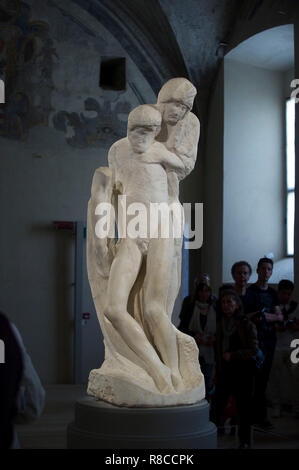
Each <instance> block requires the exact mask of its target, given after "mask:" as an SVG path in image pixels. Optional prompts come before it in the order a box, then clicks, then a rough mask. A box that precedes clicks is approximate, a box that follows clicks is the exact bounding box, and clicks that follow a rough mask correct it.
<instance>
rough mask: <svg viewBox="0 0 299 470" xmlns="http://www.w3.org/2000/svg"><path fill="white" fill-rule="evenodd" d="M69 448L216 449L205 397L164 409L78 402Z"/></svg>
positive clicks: (86, 401)
mask: <svg viewBox="0 0 299 470" xmlns="http://www.w3.org/2000/svg"><path fill="white" fill-rule="evenodd" d="M67 445H68V448H69V449H216V448H217V430H216V426H215V425H214V424H213V423H211V422H210V421H209V404H208V403H207V401H206V400H202V401H201V402H199V403H197V404H195V405H187V406H174V407H165V408H162V407H161V408H125V407H117V406H114V405H111V404H109V403H106V402H103V401H100V400H96V399H94V398H91V397H87V398H84V399H82V400H79V401H77V403H76V405H75V421H74V422H73V423H71V424H70V425H69V426H68V430H67Z"/></svg>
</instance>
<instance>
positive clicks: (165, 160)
mask: <svg viewBox="0 0 299 470" xmlns="http://www.w3.org/2000/svg"><path fill="white" fill-rule="evenodd" d="M140 159H141V161H142V162H144V163H160V164H161V165H163V167H164V168H165V170H166V171H183V170H184V164H183V162H182V161H181V159H180V158H179V157H178V155H176V154H175V153H174V152H170V151H169V150H167V149H166V148H165V147H164V146H163V145H162V144H154V145H153V146H152V147H151V148H150V150H148V151H147V152H145V153H143V154H141V157H140Z"/></svg>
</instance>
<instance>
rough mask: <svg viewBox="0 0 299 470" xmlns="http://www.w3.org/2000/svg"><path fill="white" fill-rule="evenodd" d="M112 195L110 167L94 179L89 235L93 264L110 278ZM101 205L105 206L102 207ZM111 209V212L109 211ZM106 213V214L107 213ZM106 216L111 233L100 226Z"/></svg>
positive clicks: (112, 217) (112, 223)
mask: <svg viewBox="0 0 299 470" xmlns="http://www.w3.org/2000/svg"><path fill="white" fill-rule="evenodd" d="M112 193H113V170H112V169H111V168H108V167H100V168H98V169H97V170H96V171H95V173H94V177H93V182H92V187H91V198H90V201H89V217H90V222H91V223H90V225H89V226H90V230H92V233H91V234H90V235H89V236H90V237H91V240H92V245H93V251H92V257H93V262H95V264H96V268H97V271H98V272H99V274H100V275H101V276H103V277H108V276H109V272H110V267H111V263H112V260H113V252H112V250H111V249H110V247H109V245H110V244H109V241H110V238H111V237H113V233H114V211H113V206H112ZM101 204H104V205H103V206H102V207H101ZM109 208H110V209H111V210H109ZM105 211H106V212H105ZM99 215H101V216H102V217H104V216H105V219H106V222H107V227H110V232H109V233H107V232H106V233H105V232H103V230H101V228H103V226H101V225H100V226H99V225H98V223H99V222H100V217H99Z"/></svg>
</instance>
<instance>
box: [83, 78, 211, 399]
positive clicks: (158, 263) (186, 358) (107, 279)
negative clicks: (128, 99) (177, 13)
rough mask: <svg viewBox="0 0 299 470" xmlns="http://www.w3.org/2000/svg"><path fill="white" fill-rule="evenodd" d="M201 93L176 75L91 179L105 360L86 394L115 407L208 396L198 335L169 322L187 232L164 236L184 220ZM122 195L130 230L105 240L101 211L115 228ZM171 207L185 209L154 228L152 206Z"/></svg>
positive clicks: (94, 276) (93, 267)
mask: <svg viewBox="0 0 299 470" xmlns="http://www.w3.org/2000/svg"><path fill="white" fill-rule="evenodd" d="M195 95H196V89H195V88H194V86H193V85H192V84H191V83H190V82H189V81H188V80H186V79H184V78H175V79H172V80H169V81H168V82H167V83H166V84H165V85H164V86H163V87H162V89H161V91H160V93H159V95H158V102H157V104H156V105H142V106H138V107H137V108H135V109H134V110H133V111H132V112H131V113H130V114H129V118H128V130H127V137H125V138H124V139H121V140H119V141H117V142H115V144H113V145H112V147H111V148H110V151H109V155H108V162H109V167H100V168H98V169H97V170H96V171H95V174H94V177H93V183H92V188H91V198H90V201H89V204H88V223H87V225H88V227H87V231H88V234H87V268H88V278H89V282H90V286H91V290H92V295H93V299H94V303H95V307H96V311H97V315H98V318H99V322H100V325H101V328H102V331H103V335H104V342H105V360H104V362H103V364H102V366H101V368H100V369H96V370H92V371H91V373H90V376H89V383H88V393H89V394H90V395H93V396H95V397H97V398H100V399H102V400H105V401H108V402H110V403H113V404H116V405H123V406H172V405H181V404H192V403H196V402H198V401H200V400H201V399H203V398H204V395H205V389H204V381H203V375H202V373H201V371H200V367H199V364H198V349H197V346H196V344H195V341H194V339H193V338H191V337H189V336H187V335H185V334H183V333H181V332H180V331H178V330H177V329H176V328H175V327H174V325H173V324H172V323H171V314H172V310H173V305H174V302H175V298H176V296H177V294H178V290H179V287H180V272H181V249H182V234H181V235H176V236H175V235H174V234H173V232H171V233H170V234H169V235H168V237H165V235H162V232H163V224H165V223H167V222H169V221H172V222H173V224H175V222H176V223H179V225H181V226H183V223H184V222H183V211H182V207H181V205H180V203H179V199H178V195H179V180H181V179H183V178H184V177H185V176H186V175H187V174H189V173H190V171H192V169H193V167H194V164H195V159H196V153H197V144H198V139H199V121H198V119H197V118H196V116H195V115H194V114H193V113H191V108H192V105H193V100H194V97H195ZM120 200H121V201H122V204H123V205H124V207H123V209H124V210H125V213H126V215H127V217H126V220H125V222H123V221H122V220H121V218H119V217H118V219H119V220H117V225H118V227H117V228H118V234H120V233H125V234H126V235H125V236H119V239H118V241H117V242H116V241H115V237H114V233H113V232H114V230H112V231H111V232H109V234H108V235H107V236H104V237H103V236H101V235H99V233H98V231H97V224H99V223H101V222H99V220H100V217H99V214H101V212H100V209H99V207H100V206H101V204H107V203H108V204H109V203H110V204H111V207H112V208H114V209H115V211H111V212H110V216H111V221H110V223H111V226H110V228H112V229H113V228H114V227H113V224H114V220H113V218H112V212H113V213H114V212H116V213H117V214H118V216H119V207H120V206H119V201H120ZM173 203H175V206H176V208H179V213H178V215H177V214H176V215H175V214H174V213H173V212H172V211H168V212H167V211H166V215H165V213H164V212H163V214H162V216H161V218H160V219H158V224H157V227H156V228H155V230H154V231H153V230H152V228H153V227H151V223H152V219H151V218H150V214H151V208H152V207H153V206H155V205H157V204H158V205H162V206H164V207H165V206H166V207H168V208H170V207H172V204H173ZM141 205H142V207H143V208H145V209H146V214H147V218H146V220H145V224H144V227H143V228H144V230H143V233H142V235H141V234H140V233H139V234H137V236H136V235H134V236H132V235H130V233H131V232H130V230H129V229H130V228H131V229H132V226H133V225H134V220H135V219H136V207H140V206H141ZM107 207H108V206H107ZM132 208H134V210H132ZM177 221H179V222H177ZM124 224H125V227H124V226H123V225H124ZM170 225H171V224H170ZM181 228H182V227H181ZM124 229H125V230H124Z"/></svg>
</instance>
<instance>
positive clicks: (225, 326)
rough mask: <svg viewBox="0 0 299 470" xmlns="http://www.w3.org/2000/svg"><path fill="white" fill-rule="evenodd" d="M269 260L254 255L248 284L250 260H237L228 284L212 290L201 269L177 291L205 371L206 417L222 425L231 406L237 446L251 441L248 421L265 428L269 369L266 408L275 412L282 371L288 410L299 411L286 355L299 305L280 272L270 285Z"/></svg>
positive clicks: (298, 375)
mask: <svg viewBox="0 0 299 470" xmlns="http://www.w3.org/2000/svg"><path fill="white" fill-rule="evenodd" d="M272 270H273V261H272V259H270V258H266V257H265V258H261V259H260V260H259V261H258V264H257V276H258V278H257V281H256V282H255V283H254V284H252V285H250V286H248V281H249V279H250V276H251V274H252V268H251V266H250V264H249V263H248V262H247V261H238V262H236V263H234V265H233V266H232V268H231V273H232V277H233V279H234V284H224V285H222V286H221V287H220V289H219V296H218V298H216V297H215V296H214V295H213V294H212V290H211V287H210V278H209V276H208V275H207V274H204V275H201V276H200V277H199V278H198V279H196V281H195V286H194V292H193V294H192V295H190V296H188V297H186V298H185V299H184V302H183V305H182V310H181V313H180V324H179V329H180V330H181V331H183V332H184V333H186V334H189V335H191V336H193V337H194V339H195V341H196V343H197V345H198V349H199V362H200V365H201V370H202V372H203V375H204V378H205V385H206V394H207V395H206V397H207V399H208V400H209V401H210V403H211V420H212V421H214V422H215V423H216V425H217V426H218V430H219V433H221V432H223V428H224V423H225V421H226V419H227V415H228V413H227V410H228V409H229V408H232V403H233V404H234V407H235V409H236V415H237V420H238V438H239V445H240V448H249V447H250V445H251V426H252V425H253V424H254V425H255V426H257V427H259V428H261V429H263V430H269V429H271V428H272V427H273V425H272V424H271V422H270V421H269V420H268V416H267V405H268V402H269V396H267V395H266V392H268V391H267V386H268V384H269V379H270V372H271V369H272V372H273V373H272V374H271V388H272V390H273V393H272V395H271V397H270V400H271V401H272V406H273V411H274V413H273V416H276V417H279V416H280V412H281V409H280V407H281V390H280V388H281V387H280V377H281V374H282V372H283V369H286V370H287V371H288V372H289V375H290V380H291V381H292V387H293V389H294V390H297V393H294V403H293V412H294V415H295V417H297V418H299V367H298V366H297V365H296V364H293V363H292V362H291V347H290V344H291V341H292V339H293V338H295V337H296V336H297V337H299V311H298V310H297V302H295V301H294V300H291V296H292V292H293V290H294V284H293V283H292V282H291V281H289V280H281V281H280V283H279V284H278V289H277V290H275V289H274V288H272V287H270V286H269V279H270V277H271V275H272Z"/></svg>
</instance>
